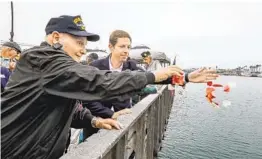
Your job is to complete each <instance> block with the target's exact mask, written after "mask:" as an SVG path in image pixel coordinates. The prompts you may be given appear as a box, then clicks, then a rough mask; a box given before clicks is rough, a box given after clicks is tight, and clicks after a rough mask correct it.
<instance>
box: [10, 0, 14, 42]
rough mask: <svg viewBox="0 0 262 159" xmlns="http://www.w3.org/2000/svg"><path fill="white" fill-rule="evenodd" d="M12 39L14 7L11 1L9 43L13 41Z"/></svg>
mask: <svg viewBox="0 0 262 159" xmlns="http://www.w3.org/2000/svg"><path fill="white" fill-rule="evenodd" d="M13 38H14V7H13V1H11V32H10V41H13Z"/></svg>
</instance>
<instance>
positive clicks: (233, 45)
mask: <svg viewBox="0 0 262 159" xmlns="http://www.w3.org/2000/svg"><path fill="white" fill-rule="evenodd" d="M60 15H81V16H82V19H83V21H84V24H85V25H86V28H87V30H88V31H89V32H93V33H97V34H99V35H100V37H101V39H100V40H99V41H98V42H90V43H88V46H87V47H88V48H96V47H98V48H101V49H107V50H108V39H109V35H110V33H111V32H112V31H114V30H116V29H121V30H125V31H127V32H128V33H130V35H131V37H132V39H133V43H132V46H135V45H139V44H144V45H147V46H149V47H151V49H153V50H159V51H164V52H165V53H166V54H167V55H168V56H169V57H170V58H173V57H174V56H175V55H177V64H178V65H179V66H181V67H182V68H190V67H203V66H209V67H215V66H218V67H220V68H235V67H238V66H244V65H254V64H262V44H261V42H262V1H260V2H259V1H252V0H246V1H245V0H241V1H240V0H239V1H237V0H206V1H203V0H201V1H200V0H199V1H198V0H187V1H185V0H184V1H183V0H174V1H172V2H171V1H158V2H157V1H152V2H149V1H144V2H141V1H140V2H138V1H127V2H120V1H119V2H117V1H110V2H103V1H88V2H84V1H71V2H62V1H57V2H51V1H45V2H43V1H41V2H33V1H14V18H15V23H14V32H15V36H14V40H15V41H17V42H20V43H28V44H34V45H38V44H40V42H41V41H43V40H44V36H45V31H44V30H45V26H46V24H47V22H48V20H49V19H50V18H51V17H57V16H60ZM10 19H11V12H10V2H8V1H1V2H0V20H1V25H0V40H8V39H9V38H10V30H11V22H10Z"/></svg>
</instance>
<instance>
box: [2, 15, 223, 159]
mask: <svg viewBox="0 0 262 159" xmlns="http://www.w3.org/2000/svg"><path fill="white" fill-rule="evenodd" d="M45 32H46V38H45V41H44V42H42V43H41V45H39V46H36V47H33V48H30V49H28V50H26V51H21V48H20V47H19V46H18V45H17V44H16V43H15V42H7V43H5V44H3V47H2V49H1V61H2V62H1V157H2V158H27V159H31V158H46V159H50V158H59V157H61V156H62V155H63V154H64V153H65V152H67V147H68V145H69V142H70V128H75V129H83V139H82V141H83V140H84V139H85V138H87V137H88V136H90V135H92V134H93V133H96V132H97V131H98V130H99V129H108V130H111V129H121V124H120V123H119V122H118V121H117V118H118V117H119V116H120V115H124V114H128V113H132V112H131V109H130V108H131V107H132V106H133V105H134V104H135V103H136V102H137V100H135V97H136V96H138V95H139V96H145V95H147V94H150V93H155V92H156V88H155V87H154V85H158V84H171V82H172V80H171V78H172V76H174V75H177V76H182V75H184V84H187V83H189V82H191V83H206V82H208V81H210V80H215V79H216V78H217V77H218V75H217V74H216V72H215V71H214V70H210V69H205V68H203V69H201V70H197V71H194V72H191V73H184V72H183V70H182V69H181V68H180V67H178V66H176V65H170V66H168V67H161V65H160V64H159V63H158V62H157V61H154V60H152V57H151V55H150V52H144V53H142V54H141V56H142V57H143V59H144V63H146V64H147V65H146V68H142V67H140V66H138V65H137V64H136V62H135V61H133V60H131V59H130V58H129V51H130V48H131V44H132V38H131V36H130V35H129V34H128V33H127V32H125V31H123V30H115V31H113V32H112V34H111V35H110V37H109V50H110V55H109V56H108V57H106V58H102V59H98V56H97V55H96V54H89V56H87V59H86V60H84V61H81V57H82V56H83V55H84V54H85V53H86V46H87V42H88V41H98V40H99V39H100V36H99V35H97V34H94V33H90V32H87V31H86V29H85V25H84V23H83V21H82V18H81V16H69V15H63V16H60V17H54V18H51V19H50V20H49V22H48V23H47V25H46V29H45ZM5 62H6V63H5ZM7 81H8V82H7Z"/></svg>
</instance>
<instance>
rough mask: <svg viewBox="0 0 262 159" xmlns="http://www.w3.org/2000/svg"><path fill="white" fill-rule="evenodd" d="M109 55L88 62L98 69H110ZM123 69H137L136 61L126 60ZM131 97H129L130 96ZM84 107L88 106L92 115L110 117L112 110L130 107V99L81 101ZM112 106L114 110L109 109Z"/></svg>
mask: <svg viewBox="0 0 262 159" xmlns="http://www.w3.org/2000/svg"><path fill="white" fill-rule="evenodd" d="M109 60H110V56H108V57H106V58H103V59H100V60H96V61H94V62H92V63H91V64H90V66H94V67H96V68H98V69H99V70H110V66H109ZM125 70H131V71H135V70H139V68H138V67H137V65H136V63H135V62H134V61H131V60H128V61H126V62H124V63H123V67H122V71H125ZM116 82H117V81H116ZM130 98H131V97H130ZM83 104H84V107H88V108H89V109H90V111H91V112H92V114H93V115H95V116H99V117H102V118H111V117H112V116H113V114H114V112H117V111H119V110H122V109H125V108H130V107H131V100H130V99H127V100H125V101H124V102H118V101H115V102H91V103H90V102H83ZM112 107H114V111H113V110H112V109H111V108H112Z"/></svg>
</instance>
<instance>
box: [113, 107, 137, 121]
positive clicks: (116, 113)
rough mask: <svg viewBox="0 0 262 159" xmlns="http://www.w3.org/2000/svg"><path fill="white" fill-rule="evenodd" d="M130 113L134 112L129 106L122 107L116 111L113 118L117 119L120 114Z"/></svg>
mask: <svg viewBox="0 0 262 159" xmlns="http://www.w3.org/2000/svg"><path fill="white" fill-rule="evenodd" d="M130 113H132V111H131V109H128V108H126V109H122V110H120V111H118V112H115V113H114V114H113V116H112V119H117V118H118V117H119V116H120V115H125V114H130Z"/></svg>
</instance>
